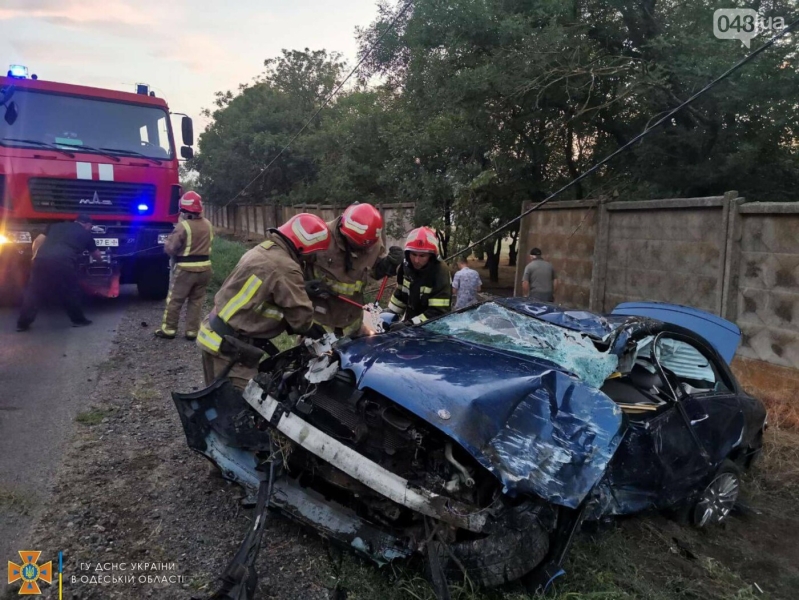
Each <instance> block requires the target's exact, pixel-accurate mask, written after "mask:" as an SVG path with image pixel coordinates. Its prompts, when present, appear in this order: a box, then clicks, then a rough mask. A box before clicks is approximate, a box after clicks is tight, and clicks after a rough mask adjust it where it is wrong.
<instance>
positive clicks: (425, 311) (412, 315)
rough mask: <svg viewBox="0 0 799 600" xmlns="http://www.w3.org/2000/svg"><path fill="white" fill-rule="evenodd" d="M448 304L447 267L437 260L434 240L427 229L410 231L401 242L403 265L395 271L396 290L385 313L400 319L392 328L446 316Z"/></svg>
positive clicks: (420, 228) (436, 243)
mask: <svg viewBox="0 0 799 600" xmlns="http://www.w3.org/2000/svg"><path fill="white" fill-rule="evenodd" d="M451 303H452V278H451V277H450V273H449V267H447V265H446V263H444V262H443V261H440V260H439V259H438V240H437V238H436V234H435V232H434V231H433V230H432V229H430V228H429V227H419V228H418V229H414V230H413V231H411V233H410V235H409V236H408V239H407V240H406V241H405V261H404V262H403V263H402V264H401V265H400V267H399V269H398V270H397V289H396V290H395V291H394V294H393V295H392V296H391V300H390V301H389V303H388V310H389V311H390V312H392V313H394V314H396V315H399V316H400V321H399V322H398V323H395V324H394V325H393V326H392V329H394V328H401V327H404V326H406V325H418V324H419V323H424V322H425V321H427V320H428V319H432V318H434V317H438V316H440V315H443V314H446V313H448V312H449V310H450V305H451Z"/></svg>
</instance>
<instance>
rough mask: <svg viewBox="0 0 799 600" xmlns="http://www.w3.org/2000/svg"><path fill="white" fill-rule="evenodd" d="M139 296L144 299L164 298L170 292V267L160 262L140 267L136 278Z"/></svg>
mask: <svg viewBox="0 0 799 600" xmlns="http://www.w3.org/2000/svg"><path fill="white" fill-rule="evenodd" d="M136 287H137V288H138V290H139V296H140V297H141V298H143V299H144V300H163V299H164V298H166V295H167V293H168V292H169V269H168V267H167V265H164V264H161V263H158V264H152V265H147V266H145V267H143V268H140V269H139V272H138V277H137V278H136Z"/></svg>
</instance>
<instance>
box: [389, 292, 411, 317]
mask: <svg viewBox="0 0 799 600" xmlns="http://www.w3.org/2000/svg"><path fill="white" fill-rule="evenodd" d="M406 306H407V305H406V304H405V303H404V302H400V301H399V300H397V298H396V297H395V296H391V299H390V300H389V301H388V310H390V311H391V312H393V313H396V314H398V315H401V314H402V313H404V312H405V308H406Z"/></svg>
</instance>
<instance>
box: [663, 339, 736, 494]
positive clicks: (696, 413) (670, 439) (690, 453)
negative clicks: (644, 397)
mask: <svg viewBox="0 0 799 600" xmlns="http://www.w3.org/2000/svg"><path fill="white" fill-rule="evenodd" d="M652 351H653V352H652V358H653V361H654V363H655V365H656V366H657V367H658V369H659V370H660V372H661V375H662V377H663V379H664V380H665V383H666V388H667V390H666V391H667V393H668V394H669V396H670V397H671V400H672V402H673V407H672V409H671V410H670V411H669V415H668V418H666V419H664V420H663V422H662V423H660V424H659V425H660V426H659V428H658V432H657V435H658V436H659V437H660V441H661V444H660V451H659V462H660V464H661V465H662V466H663V468H664V473H663V479H662V483H663V498H662V500H663V503H664V504H671V503H673V502H674V501H676V500H679V499H681V498H683V497H685V495H686V494H689V493H690V492H691V491H692V490H694V489H696V488H697V487H698V486H699V485H701V484H702V483H703V482H704V481H705V480H706V479H707V478H708V477H709V476H711V475H712V474H713V473H715V471H716V470H717V469H718V467H719V465H720V464H721V463H722V462H723V460H724V459H725V458H726V457H727V455H728V454H729V453H730V451H731V450H732V449H733V448H734V447H735V446H736V444H739V443H740V442H741V438H742V432H743V413H742V410H741V406H740V402H739V400H738V398H737V395H736V393H735V388H734V385H733V383H732V381H731V380H730V378H729V376H728V374H727V371H726V369H724V367H723V366H722V365H721V363H720V361H719V359H718V357H717V356H716V355H715V354H714V353H713V352H712V351H711V350H710V349H709V348H708V347H707V346H705V345H704V344H703V343H702V342H700V341H699V340H696V339H693V338H692V337H690V336H687V335H683V334H679V333H672V332H663V333H660V334H658V336H656V337H655V339H654V341H653V346H652ZM664 416H665V415H664ZM653 433H655V432H653Z"/></svg>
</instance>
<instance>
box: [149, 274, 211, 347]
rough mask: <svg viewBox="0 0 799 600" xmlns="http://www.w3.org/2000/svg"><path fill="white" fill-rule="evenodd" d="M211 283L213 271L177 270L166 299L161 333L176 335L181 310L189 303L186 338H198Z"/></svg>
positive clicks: (173, 275)
mask: <svg viewBox="0 0 799 600" xmlns="http://www.w3.org/2000/svg"><path fill="white" fill-rule="evenodd" d="M210 282H211V270H210V269H209V270H208V271H201V272H199V273H197V272H194V271H187V270H185V269H181V268H179V267H178V268H176V269H175V271H174V272H173V274H172V283H171V284H170V286H169V295H168V296H167V297H166V310H164V318H163V322H162V323H161V331H163V332H164V333H165V334H167V335H175V334H176V333H177V330H178V321H179V320H180V309H181V308H183V303H184V302H188V306H187V308H186V336H187V337H192V338H194V337H197V332H198V331H199V330H200V313H201V311H202V307H203V302H204V301H205V291H206V289H208V284H209V283H210Z"/></svg>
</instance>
